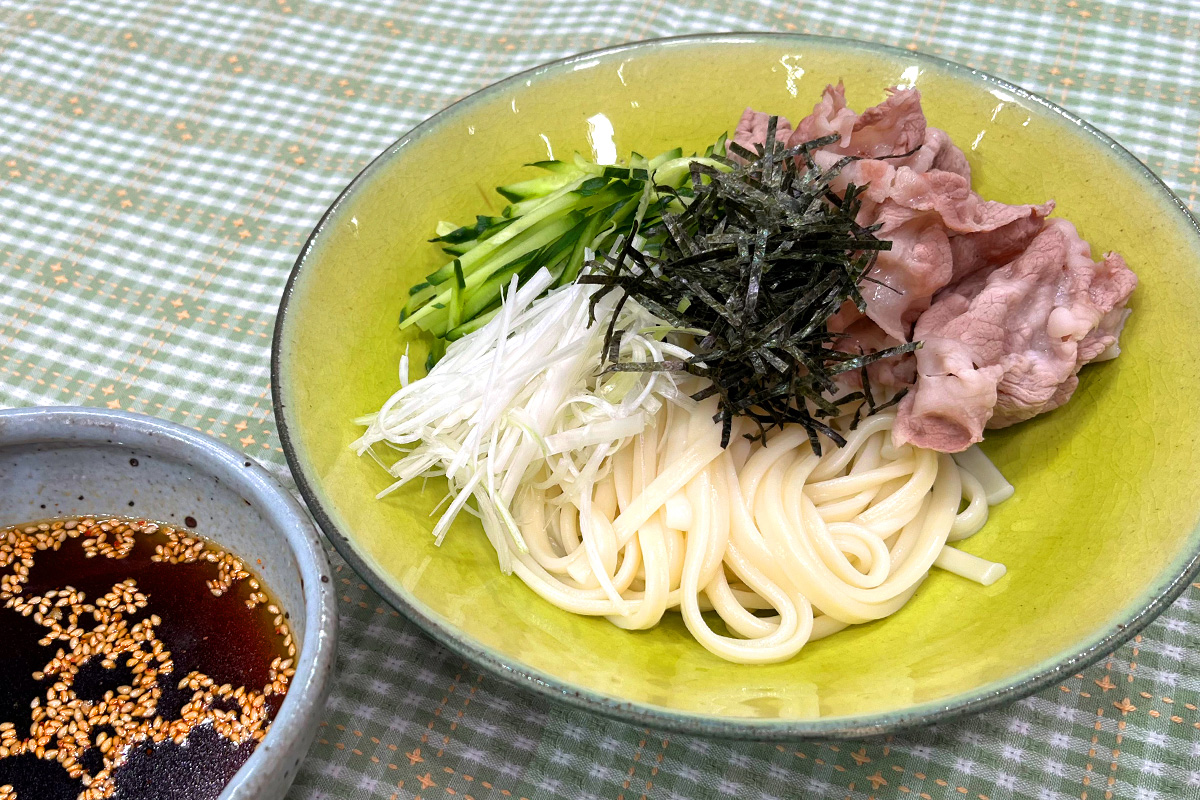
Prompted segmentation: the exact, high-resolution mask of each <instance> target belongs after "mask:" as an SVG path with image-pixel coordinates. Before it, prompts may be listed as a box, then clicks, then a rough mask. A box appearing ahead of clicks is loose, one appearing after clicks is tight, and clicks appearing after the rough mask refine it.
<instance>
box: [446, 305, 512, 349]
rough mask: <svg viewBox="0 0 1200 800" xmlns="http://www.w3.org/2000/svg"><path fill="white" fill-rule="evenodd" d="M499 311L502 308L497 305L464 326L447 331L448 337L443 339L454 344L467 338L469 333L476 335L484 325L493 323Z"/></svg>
mask: <svg viewBox="0 0 1200 800" xmlns="http://www.w3.org/2000/svg"><path fill="white" fill-rule="evenodd" d="M499 311H500V306H499V304H497V306H496V307H495V308H493V309H490V310H488V311H485V312H484V313H482V314H480V315H479V316H477V317H475V318H474V319H471V320H468V321H467V322H464V323H463V324H462V325H459V326H458V327H457V328H451V329H450V330H448V331H446V335H445V337H443V338H445V339H446V341H448V342H453V341H454V340H455V339H461V338H462V337H464V336H466V335H467V334H468V333H474V332H475V331H477V330H479V329H480V328H482V327H483V326H484V325H487V324H488V323H489V322H491V321H492V318H493V317H495V316H496V314H497V313H499Z"/></svg>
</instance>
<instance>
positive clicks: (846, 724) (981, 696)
mask: <svg viewBox="0 0 1200 800" xmlns="http://www.w3.org/2000/svg"><path fill="white" fill-rule="evenodd" d="M764 42H796V43H803V44H806V45H809V46H817V47H820V46H825V47H837V48H844V49H847V50H861V51H866V52H869V53H873V54H877V55H878V54H883V55H890V56H900V57H903V58H905V59H908V60H913V61H917V62H919V63H923V64H926V65H928V66H931V67H935V68H937V69H940V70H943V71H945V72H947V73H949V74H953V75H955V76H960V77H966V78H968V79H972V80H975V81H979V82H980V84H981V85H982V86H983V87H985V88H986V87H989V86H990V87H991V88H994V89H999V90H1002V91H1004V92H1007V93H1010V94H1012V95H1014V96H1015V97H1017V98H1019V99H1021V100H1023V101H1026V102H1029V103H1033V104H1036V105H1037V106H1039V107H1040V108H1041V109H1042V110H1044V111H1047V112H1050V113H1051V114H1053V115H1057V116H1058V117H1061V118H1062V119H1065V120H1066V121H1068V122H1071V123H1073V124H1074V125H1076V126H1078V127H1079V128H1080V129H1082V130H1083V131H1085V132H1086V133H1087V134H1089V135H1090V136H1092V137H1094V138H1096V139H1098V140H1099V141H1100V142H1101V143H1102V144H1104V145H1105V146H1106V147H1107V148H1108V149H1109V150H1110V151H1111V152H1112V154H1113V157H1114V158H1117V159H1121V160H1123V161H1125V162H1126V163H1127V165H1128V166H1129V167H1131V168H1133V170H1134V171H1136V172H1137V173H1139V175H1138V177H1139V178H1141V179H1142V180H1146V181H1149V183H1150V185H1151V187H1153V188H1154V189H1156V190H1158V191H1161V192H1162V193H1163V195H1164V196H1165V197H1164V199H1166V200H1168V201H1169V202H1170V203H1171V204H1172V205H1174V206H1175V208H1176V209H1178V211H1179V212H1181V213H1182V214H1183V217H1184V219H1185V220H1186V221H1187V222H1188V223H1189V224H1190V225H1191V227H1192V228H1193V229H1194V231H1195V232H1196V234H1197V236H1200V222H1197V220H1196V218H1195V217H1194V216H1193V215H1192V213H1191V212H1190V211H1189V210H1188V208H1187V206H1186V205H1185V204H1184V203H1183V201H1182V200H1181V199H1180V198H1179V197H1178V196H1177V195H1176V194H1175V193H1174V192H1173V191H1172V190H1171V188H1170V187H1169V186H1167V184H1166V183H1165V182H1164V181H1163V180H1162V178H1160V177H1159V176H1158V175H1157V174H1155V173H1154V172H1153V171H1152V170H1151V169H1150V168H1149V167H1147V166H1146V165H1145V164H1144V163H1143V162H1142V161H1141V160H1140V159H1139V158H1138V157H1137V156H1135V155H1134V154H1133V153H1131V152H1130V151H1129V150H1128V149H1126V148H1125V147H1123V146H1122V145H1121V144H1119V143H1118V142H1117V141H1115V140H1114V139H1113V138H1112V137H1110V136H1108V135H1107V134H1105V133H1104V132H1102V131H1101V130H1099V129H1098V128H1096V127H1095V126H1094V125H1092V124H1090V123H1088V122H1087V121H1085V120H1084V119H1083V118H1081V117H1080V116H1078V115H1076V114H1074V113H1072V112H1070V111H1068V110H1066V109H1064V108H1062V107H1061V106H1059V105H1057V104H1056V103H1054V102H1052V101H1050V100H1047V99H1046V98H1044V97H1042V96H1040V95H1038V94H1036V93H1034V92H1031V91H1029V90H1027V89H1025V88H1023V87H1021V86H1019V85H1017V84H1014V83H1011V82H1009V81H1007V80H1004V79H1003V78H999V77H997V76H995V75H992V74H990V73H988V72H985V71H983V70H979V69H975V68H973V67H969V66H966V65H964V64H960V63H958V62H955V61H951V60H949V59H944V58H940V57H938V56H933V55H929V54H927V53H923V52H919V51H912V50H907V49H904V48H900V47H893V46H891V45H883V44H877V43H874V42H867V41H863V40H858V39H852V38H848V37H835V36H817V35H811V34H799V33H783V32H777V31H731V32H724V33H699V34H685V35H680V36H668V37H661V38H654V39H645V40H639V41H634V42H626V43H623V44H618V45H613V46H610V47H603V48H599V49H596V50H591V51H587V52H583V53H577V54H574V55H570V56H566V57H564V58H560V59H556V60H553V61H549V62H546V63H544V64H540V65H538V66H534V67H531V68H529V69H526V70H522V71H521V72H517V73H514V74H512V75H509V76H507V77H505V78H503V79H501V80H499V81H496V82H495V83H492V84H489V85H488V86H485V87H483V88H481V89H478V90H476V91H474V92H472V93H470V94H468V95H465V96H463V97H461V98H460V99H458V100H456V101H455V102H453V103H451V104H450V105H448V106H446V107H445V108H443V109H441V110H439V111H438V112H437V113H435V114H433V115H432V116H430V117H428V118H427V119H425V120H424V121H422V122H420V123H419V124H417V125H416V126H414V127H413V128H411V129H410V130H409V131H408V132H407V133H405V134H404V135H403V136H401V137H400V138H399V139H397V140H396V141H394V142H393V143H392V144H391V145H389V146H388V147H387V148H386V149H385V150H383V151H382V152H381V153H380V154H379V155H377V156H376V157H375V158H374V159H372V160H371V161H370V163H368V164H367V165H366V166H365V167H363V169H362V170H361V171H360V172H359V173H358V174H357V175H356V176H355V177H354V179H353V180H352V181H351V182H350V183H349V184H348V185H347V186H346V187H345V188H344V189H343V190H342V191H341V192H340V193H339V194H338V196H337V198H336V199H335V200H334V201H333V203H332V204H331V205H330V206H329V208H328V209H327V210H326V211H325V213H324V214H323V215H322V216H321V218H320V220H319V221H318V222H317V225H316V226H315V227H314V228H313V231H312V233H311V234H310V235H309V237H308V239H307V241H306V242H305V244H304V247H303V248H302V249H301V251H300V254H299V256H298V257H297V259H296V262H295V264H294V265H293V267H292V271H291V274H290V275H289V276H288V280H287V284H286V285H285V287H284V291H283V295H282V297H281V299H280V304H279V311H278V313H277V315H276V319H275V329H274V335H273V337H272V343H271V399H272V405H273V408H274V412H275V419H276V425H277V427H278V428H279V436H280V440H281V442H282V446H283V451H284V456H285V457H286V459H287V463H288V466H289V467H290V468H291V470H292V475H293V476H294V478H295V480H296V485H297V487H298V488H299V490H300V494H301V496H302V497H303V498H304V501H305V503H306V504H307V505H308V507H309V510H310V511H311V512H312V514H313V516H314V518H315V519H316V520H317V523H318V524H319V525H320V527H321V529H322V530H323V531H324V532H325V534H326V535H327V536H328V537H329V540H330V541H331V542H332V543H333V545H334V547H335V548H337V550H338V552H339V553H340V554H341V556H342V557H343V558H344V559H345V560H346V561H347V562H348V563H349V564H350V566H351V567H352V568H353V569H354V570H355V572H357V573H358V574H359V575H360V576H362V578H363V579H364V581H365V582H366V583H368V584H369V585H370V586H371V588H372V589H374V590H375V591H376V592H377V593H378V594H379V595H381V596H382V597H383V598H384V599H385V600H386V601H387V602H388V603H389V604H391V605H392V606H393V607H394V608H396V609H397V610H398V611H400V612H401V613H402V614H404V616H405V617H407V618H408V619H409V620H411V621H412V622H414V623H415V624H416V625H417V626H418V627H420V628H421V630H423V631H424V632H425V633H426V634H427V635H429V636H431V637H432V638H433V639H435V640H436V641H438V642H440V643H441V644H443V645H445V646H446V647H448V648H450V649H451V650H452V651H454V652H455V653H457V654H459V655H460V656H462V657H464V658H466V659H468V660H469V661H471V662H472V663H473V664H477V665H479V666H480V667H481V668H483V670H485V671H486V672H487V673H488V674H490V675H492V676H493V677H496V678H499V679H500V680H502V681H504V682H505V683H507V684H509V685H511V686H514V687H517V688H520V689H524V690H528V691H532V692H533V693H535V694H538V695H541V696H543V697H547V698H549V699H551V700H558V701H562V702H565V703H567V704H569V705H571V706H574V707H577V708H581V709H584V710H587V711H591V712H594V713H598V714H601V715H603V716H606V717H610V718H613V719H616V720H619V721H621V722H625V723H629V724H635V725H639V726H643V727H652V728H656V729H659V730H663V731H672V732H678V733H684V734H691V735H702V736H713V737H718V738H727V739H749V740H758V741H780V740H799V739H808V738H838V739H854V738H861V737H864V736H877V735H884V734H890V733H895V732H898V731H902V730H905V729H909V728H913V727H917V726H921V725H930V724H934V723H943V722H949V721H951V720H955V719H958V718H960V717H964V716H967V715H971V714H977V713H980V712H982V711H986V710H989V709H993V708H996V707H998V706H1001V705H1004V704H1006V703H1009V702H1012V701H1015V700H1019V699H1021V698H1023V697H1026V696H1028V695H1030V694H1033V693H1034V692H1036V691H1038V690H1040V689H1043V688H1045V687H1046V686H1049V685H1051V684H1052V683H1054V682H1055V681H1058V680H1060V679H1061V678H1063V677H1065V676H1068V675H1071V674H1074V673H1075V672H1078V671H1079V670H1081V669H1082V668H1084V667H1086V666H1089V665H1091V664H1093V663H1095V662H1096V661H1098V660H1100V659H1101V658H1102V657H1103V656H1104V655H1106V654H1108V653H1110V652H1112V651H1113V650H1114V649H1116V648H1117V647H1119V646H1120V645H1122V644H1124V643H1125V642H1127V641H1128V640H1130V639H1131V638H1133V636H1134V635H1135V634H1137V633H1138V632H1139V631H1141V630H1142V629H1143V628H1145V627H1146V626H1147V625H1148V624H1150V622H1151V621H1153V620H1154V619H1155V618H1156V617H1157V616H1158V615H1159V614H1161V613H1162V612H1163V611H1164V610H1166V608H1167V607H1168V606H1169V605H1170V604H1171V603H1172V602H1174V600H1175V599H1176V598H1178V597H1179V596H1180V595H1181V594H1182V593H1183V591H1184V590H1185V589H1186V588H1187V586H1188V584H1189V583H1191V581H1192V580H1193V579H1194V578H1195V577H1196V575H1197V574H1200V542H1197V543H1196V546H1195V549H1194V551H1193V552H1191V553H1185V554H1184V555H1183V556H1182V557H1181V558H1180V559H1179V560H1177V561H1176V563H1174V564H1173V565H1171V567H1170V568H1169V569H1168V570H1166V571H1164V573H1163V575H1165V576H1166V578H1165V579H1164V580H1161V581H1160V582H1159V583H1157V584H1155V585H1154V586H1152V587H1151V588H1150V589H1149V590H1148V591H1147V592H1146V593H1145V594H1144V595H1143V598H1149V599H1148V602H1146V604H1145V605H1144V606H1143V607H1142V608H1140V609H1138V610H1136V611H1135V612H1134V613H1132V614H1130V615H1128V616H1127V617H1126V618H1124V619H1120V620H1115V621H1113V622H1111V623H1110V624H1109V625H1108V626H1106V627H1103V628H1100V629H1099V630H1098V632H1097V633H1096V634H1095V635H1094V636H1092V637H1091V638H1089V639H1087V640H1085V641H1086V645H1085V646H1084V647H1083V649H1082V650H1079V651H1078V652H1070V651H1066V652H1064V653H1062V654H1060V655H1058V656H1055V657H1051V658H1049V659H1047V660H1045V661H1043V662H1041V663H1040V664H1037V665H1036V666H1034V667H1033V668H1031V669H1030V670H1027V671H1026V672H1025V673H1022V674H1020V675H1017V676H1015V677H1013V678H1011V679H1009V680H1007V681H1001V682H998V683H997V684H994V685H992V686H991V687H990V688H989V687H988V686H986V685H985V686H984V687H981V689H977V690H974V691H971V692H965V693H961V694H958V695H955V696H953V697H950V698H944V699H942V700H940V701H936V702H926V703H919V704H916V705H913V706H908V707H905V708H899V709H892V710H889V711H883V712H878V713H872V714H862V715H849V716H841V717H831V718H824V719H823V718H820V717H816V718H812V719H805V720H781V719H774V720H772V719H759V718H752V717H746V718H742V717H722V716H714V715H708V714H702V713H695V712H684V711H678V710H675V709H670V708H665V707H662V706H656V705H651V704H647V703H637V702H630V701H625V700H621V699H619V698H617V697H613V696H611V695H607V694H604V693H602V692H598V691H593V690H591V689H585V688H582V687H578V686H574V685H572V684H570V683H569V682H567V681H565V680H562V679H559V678H557V677H554V676H552V675H550V674H549V673H546V672H544V671H542V670H539V669H535V668H533V667H530V666H527V665H523V664H520V665H514V664H513V663H510V662H509V661H508V660H506V659H505V658H503V657H502V656H501V655H500V654H498V653H496V652H495V651H493V650H491V649H489V648H487V647H485V646H483V645H481V644H480V643H478V642H477V641H476V640H475V639H474V638H473V637H470V636H468V635H465V634H464V633H463V632H461V631H460V630H458V629H457V628H455V627H454V626H451V625H447V624H443V623H442V622H440V621H439V620H438V619H437V618H436V617H435V615H433V614H432V613H430V612H429V611H428V610H427V609H424V608H423V607H422V606H423V604H421V603H420V601H419V600H417V599H416V598H415V597H411V596H407V595H408V593H407V592H401V591H398V590H396V589H395V588H393V587H392V586H391V584H390V583H389V582H388V581H387V580H386V579H385V578H383V577H382V576H380V575H377V574H376V573H375V571H374V570H373V569H372V568H371V566H370V565H369V563H368V562H367V560H366V559H365V558H364V557H363V556H362V555H360V554H359V553H358V551H357V550H356V549H355V546H354V544H353V542H352V541H351V540H350V538H349V537H347V536H346V535H345V534H344V533H343V532H342V531H341V530H340V529H339V528H338V526H337V525H336V524H335V523H334V521H333V518H332V517H331V515H330V514H329V512H328V511H327V510H326V509H325V508H324V506H323V505H322V503H321V501H320V498H319V497H318V495H317V492H316V487H315V486H314V485H313V483H312V482H311V481H310V476H309V475H308V474H307V473H306V471H305V467H304V464H303V462H302V460H301V458H300V456H299V453H298V450H297V443H296V441H295V440H294V434H293V432H292V430H291V426H290V425H289V421H288V414H287V402H286V400H285V399H284V397H283V390H282V388H281V387H282V378H283V371H284V370H283V363H282V362H283V358H282V354H283V346H284V339H285V331H286V328H287V326H288V319H289V318H288V311H289V301H290V299H291V297H292V293H293V292H294V290H295V288H296V285H297V283H298V281H299V280H300V278H301V273H302V272H303V270H304V266H305V264H306V263H307V261H308V259H309V257H310V256H311V254H312V253H313V251H314V249H315V248H316V246H317V244H318V240H319V239H321V238H322V236H321V234H322V233H323V232H324V230H325V228H326V226H327V225H329V224H330V222H331V221H332V219H333V218H334V216H335V215H336V214H337V212H338V211H339V210H340V208H341V206H342V205H343V204H344V203H346V202H347V201H348V200H349V198H351V197H352V196H353V195H356V194H357V193H358V191H359V190H360V189H362V188H363V187H364V186H366V185H367V184H368V183H369V181H370V179H371V178H372V177H373V176H374V174H375V173H376V172H378V171H380V170H381V169H383V168H384V167H385V165H386V164H387V163H388V162H390V160H391V159H392V158H393V157H394V156H396V155H397V154H398V153H400V152H401V151H403V149H404V148H405V147H406V146H407V145H408V144H410V143H411V142H414V141H416V140H417V139H420V138H421V137H423V136H424V135H426V134H428V133H429V132H430V131H431V130H433V129H435V128H436V127H437V125H439V124H441V123H442V122H444V121H446V120H448V119H449V118H451V117H452V116H453V115H454V114H455V113H457V112H458V111H460V110H462V109H463V108H464V107H465V106H468V105H470V104H473V103H474V102H479V101H482V100H485V99H487V98H489V97H492V96H494V95H496V94H500V93H502V92H504V91H506V90H508V89H510V88H513V87H515V86H516V85H517V84H519V83H520V82H521V81H528V80H532V79H535V78H539V77H541V76H543V75H546V74H549V73H557V72H560V71H565V70H567V69H570V68H571V67H572V66H574V65H576V64H578V63H581V62H586V61H589V60H592V59H597V58H602V57H613V56H617V55H620V54H623V53H638V52H643V51H647V50H653V49H655V48H660V47H670V46H679V45H684V46H687V45H691V46H702V45H705V44H760V43H764ZM1198 533H1200V528H1195V529H1193V531H1192V536H1193V537H1196V536H1197V534H1198ZM1135 602H1136V601H1135Z"/></svg>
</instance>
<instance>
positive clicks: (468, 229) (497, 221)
mask: <svg viewBox="0 0 1200 800" xmlns="http://www.w3.org/2000/svg"><path fill="white" fill-rule="evenodd" d="M510 222H512V220H509V219H505V218H504V217H485V216H482V215H477V216H476V217H475V224H474V225H463V226H462V227H459V228H454V229H453V230H451V231H447V232H445V233H443V232H442V223H440V222H439V223H438V227H437V229H436V231H435V232H436V233H437V234H438V235H437V236H436V237H434V238H433V239H430V240H429V241H431V242H447V243H449V244H461V243H463V242H468V241H471V240H472V239H486V238H488V237H489V236H492V235H493V234H495V233H496V232H497V231H498V230H500V229H502V228H504V227H505V226H506V225H508V224H509V223H510ZM446 224H450V223H446Z"/></svg>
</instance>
